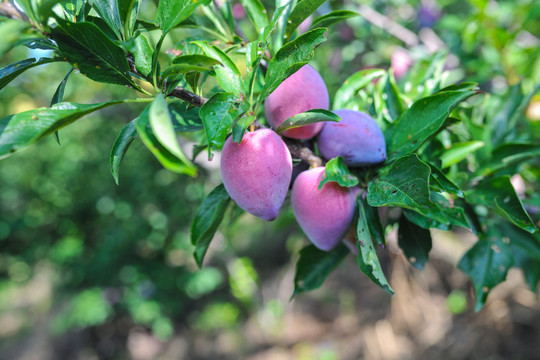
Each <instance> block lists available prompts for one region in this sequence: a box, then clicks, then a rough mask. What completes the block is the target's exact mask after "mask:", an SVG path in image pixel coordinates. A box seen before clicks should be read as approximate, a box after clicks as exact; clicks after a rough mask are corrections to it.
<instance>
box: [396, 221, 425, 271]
mask: <svg viewBox="0 0 540 360" xmlns="http://www.w3.org/2000/svg"><path fill="white" fill-rule="evenodd" d="M398 245H399V247H400V248H401V249H402V250H403V252H404V253H405V257H406V258H407V260H409V262H410V263H411V264H412V265H413V266H414V267H415V268H417V269H420V270H422V269H424V266H425V265H426V263H427V262H428V255H429V252H430V250H431V234H430V233H429V230H426V229H423V228H421V227H419V226H417V225H415V224H414V223H412V222H410V221H408V220H407V218H406V217H405V216H404V215H401V217H400V219H399V229H398Z"/></svg>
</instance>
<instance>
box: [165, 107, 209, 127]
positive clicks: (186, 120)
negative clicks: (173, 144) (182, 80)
mask: <svg viewBox="0 0 540 360" xmlns="http://www.w3.org/2000/svg"><path fill="white" fill-rule="evenodd" d="M168 107H169V115H170V116H171V120H172V124H173V126H174V130H175V131H180V132H193V131H199V130H203V129H204V127H203V123H202V120H201V117H200V116H199V109H198V108H196V107H189V105H188V103H186V102H185V101H172V102H170V103H169V106H168Z"/></svg>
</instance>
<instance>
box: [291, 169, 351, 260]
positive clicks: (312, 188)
mask: <svg viewBox="0 0 540 360" xmlns="http://www.w3.org/2000/svg"><path fill="white" fill-rule="evenodd" d="M323 175H324V167H317V168H314V169H310V170H307V171H304V172H302V173H301V174H300V175H298V177H297V178H296V180H295V181H294V185H293V189H292V192H291V205H292V209H293V213H294V216H295V217H296V221H297V222H298V224H299V225H300V227H301V228H302V230H303V231H304V233H305V234H306V235H307V237H308V238H309V239H310V240H311V242H312V243H313V245H315V246H316V247H318V248H319V249H321V250H324V251H330V250H332V249H333V248H334V247H335V246H336V245H337V244H338V243H339V242H340V241H341V239H342V238H343V236H345V233H346V232H347V229H348V228H349V226H350V224H351V222H352V220H353V216H354V202H355V200H354V196H352V195H351V192H350V191H349V189H348V188H343V187H341V186H339V185H338V184H337V183H336V182H328V183H326V184H324V186H323V187H322V189H321V190H319V183H320V182H321V179H322V177H323Z"/></svg>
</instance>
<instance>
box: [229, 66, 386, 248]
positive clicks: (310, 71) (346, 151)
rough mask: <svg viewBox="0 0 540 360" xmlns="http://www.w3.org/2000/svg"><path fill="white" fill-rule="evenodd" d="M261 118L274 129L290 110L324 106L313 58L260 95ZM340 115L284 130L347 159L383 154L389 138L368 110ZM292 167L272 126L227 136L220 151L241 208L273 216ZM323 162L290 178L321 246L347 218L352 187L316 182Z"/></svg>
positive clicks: (296, 208)
mask: <svg viewBox="0 0 540 360" xmlns="http://www.w3.org/2000/svg"><path fill="white" fill-rule="evenodd" d="M264 105H265V116H266V120H267V121H268V123H269V124H270V126H271V127H272V128H273V129H276V128H277V127H278V126H279V125H280V124H281V123H283V121H285V120H287V119H288V118H290V117H292V116H293V115H296V114H299V113H302V112H305V111H308V110H312V109H325V110H328V108H329V96H328V90H327V88H326V84H325V83H324V80H323V79H322V77H321V75H320V74H319V73H318V72H317V71H316V70H315V69H314V68H313V67H311V66H310V65H305V66H303V67H302V68H300V70H298V71H297V72H295V73H294V74H293V75H291V76H290V77H289V78H287V79H286V80H285V81H284V82H283V83H281V85H280V86H278V87H277V88H276V90H274V92H273V93H272V94H270V95H269V96H268V98H267V99H266V101H265V104H264ZM334 113H335V114H337V115H338V116H340V117H341V121H339V122H335V123H334V122H318V123H314V124H309V125H304V126H301V127H297V128H292V129H289V130H286V131H284V132H283V133H282V135H283V136H286V137H288V138H292V139H302V140H307V139H314V140H316V141H317V143H318V148H319V151H320V154H321V155H322V157H323V158H325V159H326V160H330V159H332V158H334V157H337V156H341V157H343V159H344V161H345V163H346V164H347V165H348V166H351V167H360V166H370V165H375V164H378V163H381V162H384V161H385V160H386V144H385V140H384V136H383V133H382V131H381V129H380V128H379V126H378V125H377V123H376V121H375V120H374V119H373V118H372V117H371V116H369V115H368V114H366V113H363V112H360V111H355V110H349V109H341V110H335V111H334ZM292 173H293V165H292V157H291V154H290V152H289V149H288V148H287V145H286V144H285V143H284V141H283V140H282V138H281V137H280V136H279V135H278V134H277V133H276V132H274V130H272V129H266V128H262V129H258V130H255V131H251V132H247V133H246V134H245V135H244V137H243V139H242V141H241V142H240V143H235V142H233V141H232V138H229V139H227V141H226V143H225V146H224V147H223V152H222V156H221V175H222V179H223V184H224V186H225V189H226V190H227V192H228V193H229V195H230V196H231V198H232V199H233V200H234V201H235V202H236V203H237V204H238V206H240V207H241V208H242V209H244V210H245V211H247V212H249V213H250V214H253V215H255V216H258V217H260V218H262V219H264V220H267V221H271V220H274V219H275V218H276V217H277V215H278V213H279V210H280V208H281V207H282V205H283V202H284V201H285V198H286V196H287V193H288V190H289V187H290V183H291V178H292ZM324 174H325V167H324V166H320V167H315V168H311V169H307V170H304V171H302V172H301V173H300V174H299V175H298V176H296V177H295V179H293V181H294V183H293V184H292V190H291V205H292V210H293V213H294V216H295V218H296V220H297V222H298V224H299V225H300V227H301V228H302V230H303V231H304V233H305V234H306V235H307V237H308V238H309V239H310V240H311V242H312V243H313V244H314V245H315V246H316V247H318V248H319V249H321V250H325V251H329V250H331V249H333V248H334V247H335V246H336V245H337V244H338V243H339V242H340V241H341V240H342V238H343V237H344V235H345V233H346V232H347V230H348V228H349V227H350V225H351V222H352V220H353V216H354V210H355V200H356V199H355V197H356V195H357V194H358V192H357V191H352V190H350V189H349V188H346V187H341V186H340V185H338V183H337V182H327V183H325V184H324V186H323V187H322V188H321V189H319V184H320V183H321V180H322V179H323V177H324Z"/></svg>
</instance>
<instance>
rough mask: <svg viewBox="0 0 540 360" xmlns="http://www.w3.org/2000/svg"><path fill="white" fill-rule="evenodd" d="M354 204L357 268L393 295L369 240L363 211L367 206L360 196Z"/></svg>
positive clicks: (367, 226) (373, 246)
mask: <svg viewBox="0 0 540 360" xmlns="http://www.w3.org/2000/svg"><path fill="white" fill-rule="evenodd" d="M356 204H357V207H358V223H357V225H356V235H357V236H358V242H357V245H358V255H357V257H356V261H357V263H358V266H359V267H360V270H362V272H363V273H364V274H366V275H367V276H368V277H369V278H370V279H371V281H373V282H374V283H375V284H377V285H378V286H380V287H381V288H382V289H383V290H384V291H386V292H388V293H389V294H392V295H393V294H394V290H393V289H392V288H391V287H390V284H388V280H386V276H384V272H383V271H382V268H381V264H380V262H379V257H378V256H377V252H376V251H375V245H374V244H373V240H372V239H371V237H372V235H371V233H370V231H369V225H368V224H367V216H366V212H365V209H364V206H367V204H366V203H365V202H364V201H363V200H362V197H361V196H359V197H358V198H357V199H356Z"/></svg>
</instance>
